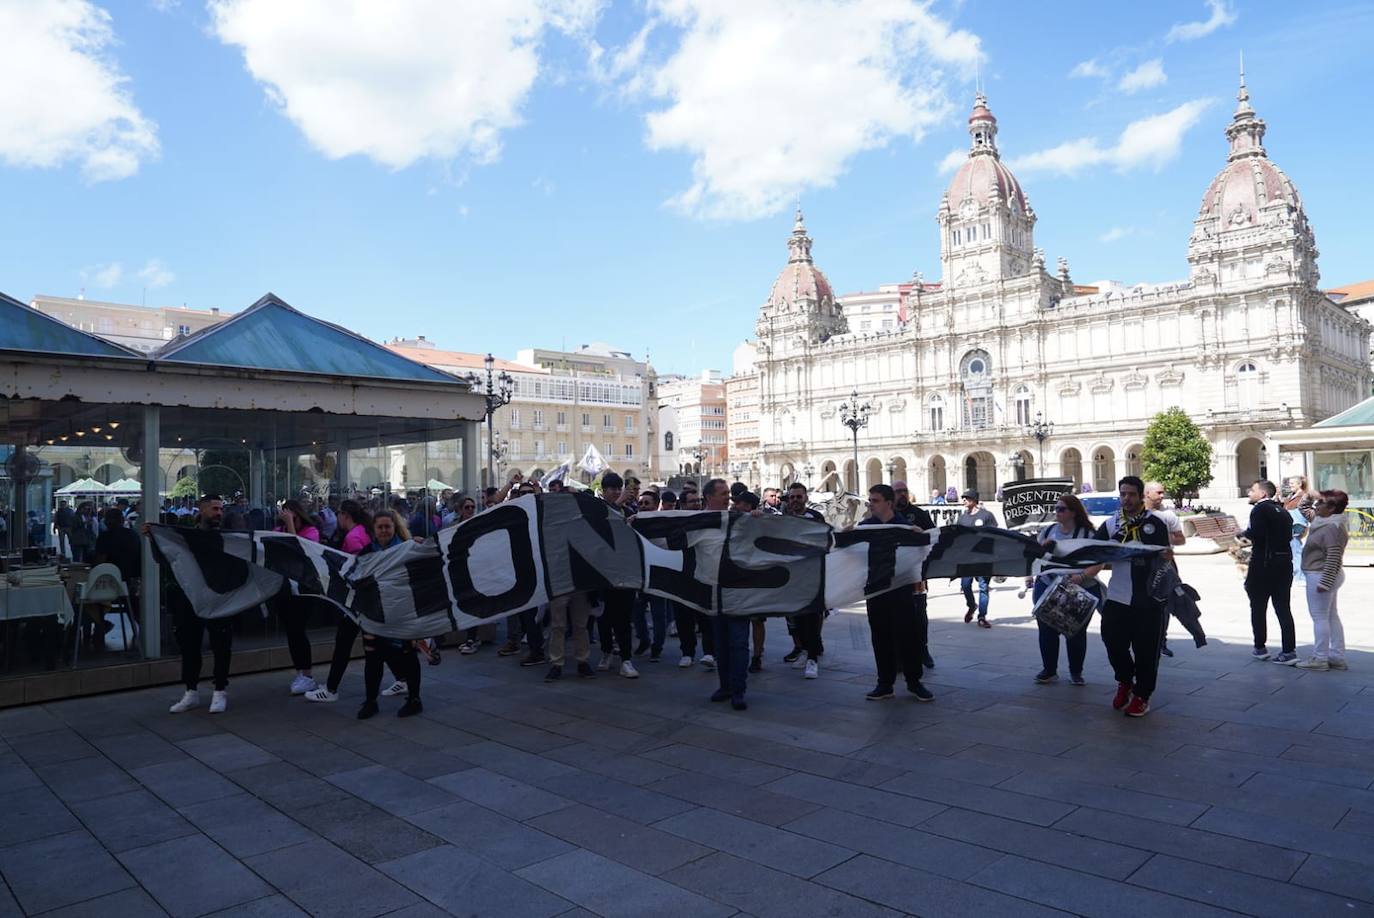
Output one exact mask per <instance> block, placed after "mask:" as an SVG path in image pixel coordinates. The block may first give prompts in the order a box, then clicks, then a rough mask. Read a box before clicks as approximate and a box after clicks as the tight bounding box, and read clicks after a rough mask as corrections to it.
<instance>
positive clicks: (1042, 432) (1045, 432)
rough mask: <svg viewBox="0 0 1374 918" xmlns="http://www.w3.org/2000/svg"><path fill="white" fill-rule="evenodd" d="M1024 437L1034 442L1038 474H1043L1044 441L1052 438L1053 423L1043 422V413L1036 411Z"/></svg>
mask: <svg viewBox="0 0 1374 918" xmlns="http://www.w3.org/2000/svg"><path fill="white" fill-rule="evenodd" d="M1025 435H1026V436H1027V437H1031V438H1033V439H1034V440H1035V442H1036V444H1038V446H1039V450H1040V466H1039V468H1040V474H1041V475H1042V476H1043V475H1044V474H1045V441H1046V440H1048V439H1049V438H1050V437H1052V436H1054V422H1053V421H1046V420H1045V413H1044V412H1043V411H1037V412H1036V413H1035V420H1034V421H1032V422H1031V423H1029V424H1027V425H1026V428H1025Z"/></svg>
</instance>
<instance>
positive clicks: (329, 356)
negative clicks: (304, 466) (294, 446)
mask: <svg viewBox="0 0 1374 918" xmlns="http://www.w3.org/2000/svg"><path fill="white" fill-rule="evenodd" d="M152 356H153V359H154V360H155V361H157V362H159V363H194V364H202V365H206V366H216V367H236V368H243V369H258V370H283V371H286V372H293V373H314V374H320V375H325V376H349V377H354V378H359V377H361V378H372V379H388V380H402V381H412V382H440V383H460V384H461V381H460V380H458V379H457V378H456V377H454V376H451V375H450V374H448V373H444V372H442V371H440V370H436V369H434V368H432V367H428V366H426V365H424V364H423V363H419V362H417V361H414V360H410V359H408V358H406V357H402V356H401V355H400V354H397V353H396V352H394V351H392V350H389V349H388V348H386V347H383V346H382V345H380V344H377V343H376V342H375V341H370V340H368V339H367V338H364V337H363V336H362V335H359V334H356V333H354V332H351V331H349V330H348V329H346V328H343V327H341V326H338V325H334V324H333V323H330V322H325V321H322V320H320V319H316V318H313V317H311V316H308V315H306V314H305V313H303V312H301V311H299V310H297V309H295V308H293V307H292V306H290V305H288V304H287V303H286V302H284V301H283V300H281V299H280V298H278V297H277V296H276V295H275V294H272V293H268V294H267V295H266V296H264V297H262V298H261V299H260V300H258V301H257V302H256V303H254V304H253V305H252V306H250V307H248V308H247V309H245V310H244V311H243V312H240V313H237V314H236V315H234V316H231V317H230V318H228V319H226V320H225V321H223V322H220V323H219V324H217V325H212V326H210V327H209V328H204V329H201V330H200V331H197V332H195V333H193V334H190V335H187V336H186V337H184V338H177V339H175V340H173V341H169V342H168V343H167V344H165V345H163V346H162V347H161V348H159V349H158V350H157V351H156V352H154V353H153V355H152Z"/></svg>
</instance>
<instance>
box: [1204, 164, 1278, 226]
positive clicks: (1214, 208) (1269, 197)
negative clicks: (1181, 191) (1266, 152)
mask: <svg viewBox="0 0 1374 918" xmlns="http://www.w3.org/2000/svg"><path fill="white" fill-rule="evenodd" d="M1276 203H1282V204H1286V205H1287V206H1288V207H1289V208H1290V210H1293V211H1301V210H1302V199H1301V198H1300V197H1299V196H1298V189H1297V188H1296V187H1295V186H1294V185H1293V182H1292V180H1290V179H1289V178H1288V176H1286V175H1284V173H1283V170H1282V169H1280V168H1279V167H1278V166H1276V165H1274V164H1273V163H1272V162H1271V161H1270V160H1268V159H1266V158H1265V157H1263V156H1250V157H1245V158H1243V159H1237V160H1233V161H1231V162H1229V163H1227V164H1226V165H1225V166H1224V167H1223V168H1222V170H1221V171H1220V172H1218V173H1217V175H1216V178H1214V179H1212V183H1211V184H1210V185H1208V186H1207V191H1206V192H1205V193H1204V194H1203V196H1202V207H1201V209H1200V210H1199V211H1198V216H1199V217H1215V218H1217V219H1219V220H1220V221H1221V228H1222V229H1228V228H1230V227H1240V226H1253V225H1255V224H1257V223H1259V222H1260V221H1261V217H1260V213H1261V211H1264V210H1266V209H1268V208H1271V207H1272V206H1273V205H1274V204H1276Z"/></svg>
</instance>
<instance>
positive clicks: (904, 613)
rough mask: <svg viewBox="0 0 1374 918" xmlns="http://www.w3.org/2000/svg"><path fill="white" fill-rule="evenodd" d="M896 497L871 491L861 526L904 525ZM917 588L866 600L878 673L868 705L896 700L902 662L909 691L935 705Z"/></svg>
mask: <svg viewBox="0 0 1374 918" xmlns="http://www.w3.org/2000/svg"><path fill="white" fill-rule="evenodd" d="M896 504H897V496H896V494H894V493H893V490H892V488H890V487H889V486H887V485H885V484H878V485H874V486H873V487H871V488H869V489H868V512H869V516H868V518H867V519H865V520H863V521H862V522H860V523H859V525H860V526H878V525H884V524H894V523H901V522H902V520H901V519H900V518H899V517H898V516H897V514H896ZM913 589H914V585H913V584H911V583H907V584H905V585H903V586H898V587H896V588H895V589H891V590H888V591H887V592H885V593H879V594H877V595H876V596H870V597H868V600H867V607H868V609H867V611H868V630H869V634H870V637H871V639H872V641H873V662H874V665H875V666H876V667H877V669H878V684H877V685H876V686H875V687H874V688H873V691H871V692H869V693H868V694H867V695H865V696H864V697H866V698H867V699H868V700H869V701H886V700H888V699H889V698H892V697H893V685H894V683H896V681H897V667H898V664H899V662H900V665H901V669H902V675H903V676H905V677H906V687H907V691H909V692H911V694H913V695H915V696H916V700H917V701H934V700H935V696H934V695H933V694H932V693H931V691H930V689H928V688H926V687H925V686H924V685H923V684H921V676H922V675H923V672H922V669H921V665H922V662H921V644H920V637H919V629H918V628H917V621H916V610H915V607H914V606H913V604H912V590H913Z"/></svg>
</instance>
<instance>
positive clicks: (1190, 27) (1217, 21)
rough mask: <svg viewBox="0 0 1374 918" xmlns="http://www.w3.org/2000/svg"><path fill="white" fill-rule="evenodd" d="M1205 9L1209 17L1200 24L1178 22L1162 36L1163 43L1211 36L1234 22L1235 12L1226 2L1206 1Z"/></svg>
mask: <svg viewBox="0 0 1374 918" xmlns="http://www.w3.org/2000/svg"><path fill="white" fill-rule="evenodd" d="M1206 3H1207V9H1208V10H1210V11H1211V15H1210V16H1208V17H1207V18H1206V19H1205V20H1202V21H1201V22H1178V23H1175V24H1174V27H1173V28H1172V29H1170V30H1169V34H1168V35H1166V36H1164V40H1165V41H1170V42H1173V41H1192V40H1193V39H1195V38H1203V37H1205V36H1207V35H1211V34H1212V33H1213V32H1215V31H1216V30H1217V29H1220V28H1224V27H1225V26H1228V25H1230V24H1231V23H1233V22H1235V21H1236V11H1235V10H1233V9H1232V8H1231V7H1230V5H1229V4H1228V3H1227V2H1226V0H1206Z"/></svg>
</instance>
